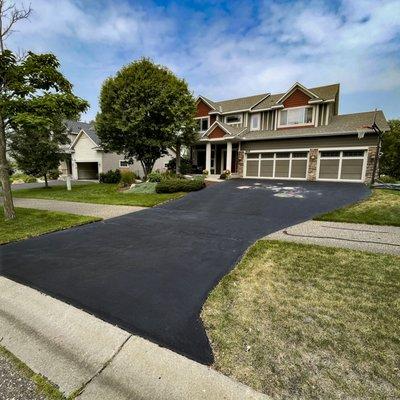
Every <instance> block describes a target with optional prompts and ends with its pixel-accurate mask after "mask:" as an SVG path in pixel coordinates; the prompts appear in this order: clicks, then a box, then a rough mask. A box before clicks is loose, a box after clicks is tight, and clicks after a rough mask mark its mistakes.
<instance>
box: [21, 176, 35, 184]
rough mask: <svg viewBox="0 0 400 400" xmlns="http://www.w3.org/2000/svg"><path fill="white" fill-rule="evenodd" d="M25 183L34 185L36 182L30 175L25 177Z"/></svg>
mask: <svg viewBox="0 0 400 400" xmlns="http://www.w3.org/2000/svg"><path fill="white" fill-rule="evenodd" d="M24 182H25V183H35V182H37V179H36V178H35V177H34V176H31V175H26V176H25V178H24Z"/></svg>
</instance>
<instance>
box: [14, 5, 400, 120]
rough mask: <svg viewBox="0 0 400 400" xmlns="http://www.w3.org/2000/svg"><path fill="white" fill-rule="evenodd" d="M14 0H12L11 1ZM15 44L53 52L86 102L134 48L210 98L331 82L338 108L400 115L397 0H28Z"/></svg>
mask: <svg viewBox="0 0 400 400" xmlns="http://www.w3.org/2000/svg"><path fill="white" fill-rule="evenodd" d="M17 3H18V2H17ZM31 5H32V8H33V10H34V12H33V14H32V16H31V18H30V22H22V23H20V25H18V27H17V31H16V32H15V33H13V35H12V36H11V37H10V39H9V42H8V46H9V47H10V48H12V49H14V50H17V49H20V50H33V51H36V52H53V53H55V54H56V55H57V56H58V58H59V59H60V61H61V64H62V70H63V72H64V73H65V75H66V76H67V77H68V79H69V80H70V81H71V82H72V83H73V84H74V88H75V93H76V94H78V95H79V96H81V97H83V98H85V99H87V100H88V101H89V102H90V105H91V108H90V110H89V111H88V112H87V113H86V115H84V116H83V117H82V119H83V120H89V119H91V118H94V116H95V115H96V112H97V110H98V95H99V91H100V87H101V84H102V82H103V81H104V79H105V78H106V77H108V76H111V75H113V74H115V73H116V71H118V69H120V68H121V66H123V65H124V64H127V63H129V62H130V61H133V60H136V59H138V58H140V57H142V56H146V57H150V58H152V59H153V60H154V61H155V62H157V63H159V64H163V65H166V66H168V67H169V68H170V69H171V70H172V71H174V72H175V73H176V74H177V75H178V76H180V77H182V78H185V79H186V80H187V82H188V84H189V86H190V88H191V90H192V91H193V92H194V94H195V95H198V94H203V95H204V96H206V97H209V98H210V99H213V100H223V99H226V98H233V97H240V96H247V95H252V94H257V93H265V92H272V93H277V92H278V93H279V92H284V91H286V90H287V89H288V88H289V87H290V86H292V84H293V83H294V82H295V81H299V82H301V83H302V84H304V85H305V86H308V87H312V86H317V85H323V84H330V83H336V82H340V84H341V94H342V95H341V103H340V112H341V113H351V112H359V111H368V110H371V109H374V108H379V109H383V110H384V112H385V114H386V116H387V118H399V117H400V17H399V16H400V0H382V1H378V0H373V1H370V0H354V1H350V0H345V1H314V0H311V1H305V0H303V1H297V0H293V1H250V0H247V1H241V0H238V1H217V0H208V1H207V0H204V1H199V0H194V1H168V0H154V1H133V0H129V1H128V0H114V1H111V0H31Z"/></svg>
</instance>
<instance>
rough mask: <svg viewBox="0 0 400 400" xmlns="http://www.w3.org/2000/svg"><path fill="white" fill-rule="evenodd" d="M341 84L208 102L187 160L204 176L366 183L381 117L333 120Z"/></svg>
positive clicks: (200, 103) (200, 107) (202, 101)
mask: <svg viewBox="0 0 400 400" xmlns="http://www.w3.org/2000/svg"><path fill="white" fill-rule="evenodd" d="M339 89H340V86H339V84H334V85H328V86H320V87H315V88H306V87H304V86H303V85H301V84H300V83H295V84H294V85H293V86H292V87H291V88H290V89H289V90H288V91H287V92H286V93H279V94H271V93H264V94H260V95H255V96H249V97H243V98H238V99H232V100H225V101H218V102H214V101H211V100H209V99H207V98H206V97H204V96H199V98H198V100H197V117H196V118H197V120H198V123H199V141H198V144H197V145H196V146H194V147H193V148H192V160H193V163H194V164H196V165H197V166H198V167H200V168H202V169H205V170H207V171H208V172H209V173H210V174H220V173H221V172H222V171H223V170H226V169H227V170H230V171H231V172H232V173H233V174H237V175H238V176H242V177H245V178H268V179H302V180H311V181H313V180H321V181H324V180H325V181H345V182H368V181H370V180H371V177H372V171H373V164H374V159H375V156H376V148H377V144H378V135H377V133H376V132H375V131H374V129H372V125H373V123H374V121H375V122H376V125H377V126H378V127H379V128H380V130H381V131H383V132H385V131H388V130H389V126H388V123H387V121H386V119H385V116H384V114H383V112H382V111H377V112H374V111H372V112H362V113H356V114H345V115H339V114H338V110H339Z"/></svg>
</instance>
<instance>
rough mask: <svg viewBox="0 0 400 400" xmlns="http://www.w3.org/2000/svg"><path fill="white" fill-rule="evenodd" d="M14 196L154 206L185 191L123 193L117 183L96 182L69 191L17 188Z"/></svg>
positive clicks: (60, 188)
mask: <svg viewBox="0 0 400 400" xmlns="http://www.w3.org/2000/svg"><path fill="white" fill-rule="evenodd" d="M13 195H14V197H25V198H31V199H33V198H35V199H51V200H65V201H77V202H82V203H96V204H120V205H127V206H142V207H153V206H155V205H157V204H160V203H163V202H165V201H167V200H172V199H177V198H179V197H182V196H183V195H184V194H183V193H165V194H157V193H151V194H148V193H122V192H118V191H117V184H107V183H94V184H89V185H79V186H73V187H72V190H71V191H68V190H67V189H66V188H65V186H53V187H51V188H49V189H45V188H35V189H24V190H16V191H14V192H13Z"/></svg>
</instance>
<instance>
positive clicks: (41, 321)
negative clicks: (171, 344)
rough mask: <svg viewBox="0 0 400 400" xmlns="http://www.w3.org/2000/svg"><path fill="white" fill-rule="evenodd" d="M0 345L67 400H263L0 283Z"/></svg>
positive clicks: (119, 332) (250, 391)
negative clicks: (72, 398)
mask: <svg viewBox="0 0 400 400" xmlns="http://www.w3.org/2000/svg"><path fill="white" fill-rule="evenodd" d="M0 339H1V344H2V345H3V346H4V347H5V348H7V349H8V350H9V351H10V352H12V353H13V354H15V355H16V356H17V357H18V358H19V359H21V360H22V361H23V362H24V363H26V364H27V365H28V366H29V367H30V368H31V369H32V370H33V371H35V372H36V373H39V374H42V375H44V376H46V377H47V378H48V379H49V380H50V381H52V382H53V383H54V384H56V385H57V386H59V388H60V390H61V391H62V392H63V393H64V394H65V395H66V396H69V395H71V394H72V393H78V394H79V396H78V398H79V399H81V400H88V399H113V400H114V399H115V400H118V399H143V400H147V399H149V400H150V399H151V400H158V399H160V400H161V399H169V400H174V399H177V400H178V399H179V400H181V399H182V400H183V399H192V400H197V399H204V398H208V399H232V400H236V399H237V400H239V399H241V400H246V399H249V400H250V399H267V398H268V397H267V396H265V395H263V394H260V393H258V392H256V391H254V390H253V389H251V388H249V387H247V386H245V385H243V384H241V383H238V382H236V381H234V380H232V379H230V378H228V377H226V376H224V375H222V374H220V373H218V372H216V371H214V370H212V369H211V368H209V367H206V366H204V365H201V364H198V363H196V362H195V361H192V360H189V359H187V358H185V357H183V356H181V355H179V354H176V353H174V352H172V351H170V350H168V349H165V348H162V347H159V346H158V345H156V344H154V343H151V342H149V341H147V340H145V339H142V338H140V337H137V336H133V335H131V334H130V333H128V332H126V331H124V330H122V329H120V328H118V327H115V326H113V325H111V324H109V323H107V322H104V321H102V320H100V319H98V318H96V317H94V316H92V315H90V314H88V313H86V312H84V311H82V310H79V309H77V308H75V307H72V306H70V305H68V304H66V303H63V302H61V301H59V300H56V299H54V298H52V297H50V296H47V295H44V294H43V293H40V292H38V291H36V290H34V289H31V288H29V287H27V286H24V285H21V284H18V283H16V282H14V281H11V280H9V279H7V278H4V277H0Z"/></svg>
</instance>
